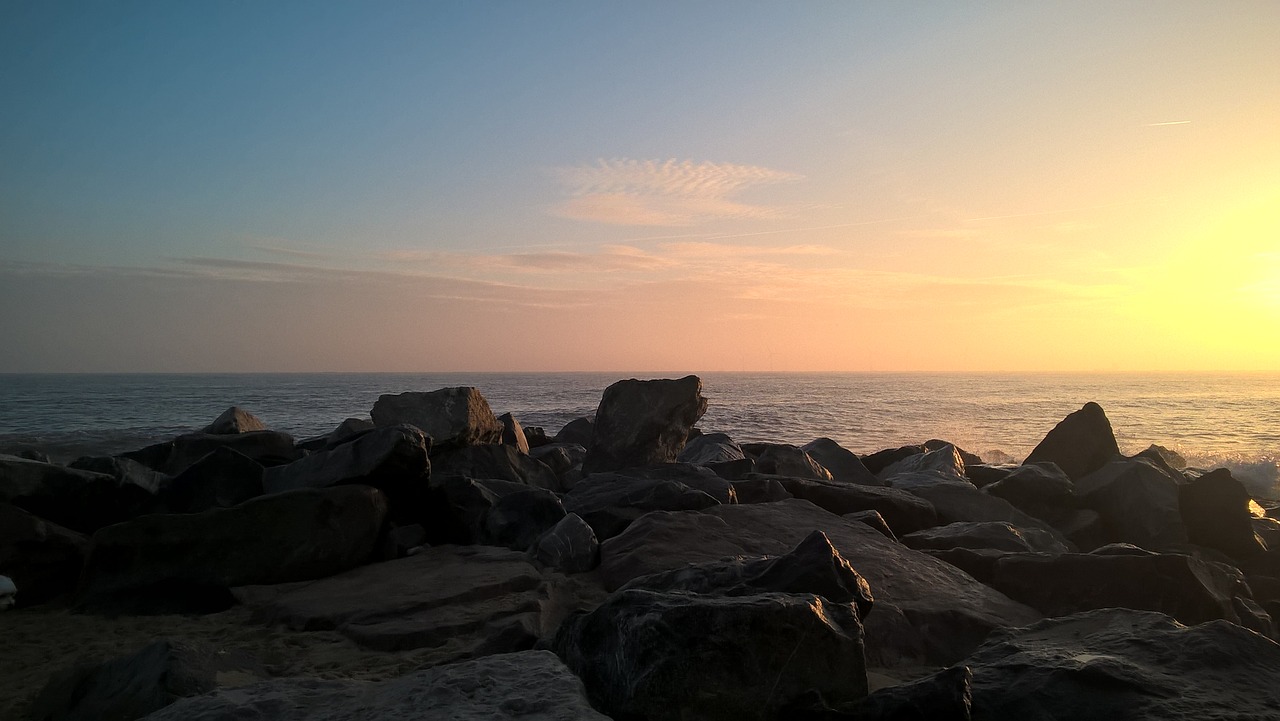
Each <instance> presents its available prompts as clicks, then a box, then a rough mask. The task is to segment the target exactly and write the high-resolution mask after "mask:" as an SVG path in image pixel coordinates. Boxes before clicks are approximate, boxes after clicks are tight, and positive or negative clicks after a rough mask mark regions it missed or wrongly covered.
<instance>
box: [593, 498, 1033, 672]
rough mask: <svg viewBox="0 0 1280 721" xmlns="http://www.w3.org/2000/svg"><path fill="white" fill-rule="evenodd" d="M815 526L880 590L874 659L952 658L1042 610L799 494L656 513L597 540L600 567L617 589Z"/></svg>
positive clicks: (790, 540)
mask: <svg viewBox="0 0 1280 721" xmlns="http://www.w3.org/2000/svg"><path fill="white" fill-rule="evenodd" d="M859 488H874V487H873V486H859ZM813 530H820V531H822V532H824V533H826V534H827V537H828V538H829V539H830V540H831V543H832V545H834V546H835V548H836V549H837V550H838V551H839V552H840V555H841V556H842V557H844V558H845V559H846V560H847V561H848V562H849V563H850V565H851V566H853V567H854V568H855V569H857V571H858V573H859V574H860V575H862V576H863V577H864V578H866V580H867V582H868V583H869V584H870V586H871V589H872V591H873V592H874V593H875V597H876V606H875V611H874V612H873V613H871V614H870V615H868V617H867V618H866V619H865V620H864V624H865V630H866V638H867V645H866V653H867V659H868V663H871V664H873V665H878V666H902V665H921V664H926V663H943V664H945V663H953V662H955V661H957V660H959V659H960V658H963V657H964V655H965V654H967V653H969V652H970V651H971V650H972V649H974V648H976V647H977V645H978V643H979V642H981V640H982V639H983V638H984V637H985V636H986V635H987V633H989V632H990V631H991V630H992V629H993V628H996V627H998V626H1007V625H1018V624H1024V623H1030V622H1031V621H1033V620H1035V619H1036V618H1038V614H1036V612H1035V611H1033V610H1031V609H1030V608H1028V607H1026V606H1023V605H1021V604H1018V603H1015V602H1013V601H1011V600H1010V599H1008V598H1007V597H1006V596H1004V595H1002V594H1000V593H998V592H996V591H994V590H993V589H991V588H988V587H986V586H984V585H982V584H980V583H978V582H977V581H976V580H974V579H973V578H971V577H970V576H968V575H967V574H965V573H964V572H962V571H960V570H958V569H956V568H954V567H952V566H950V565H948V564H946V563H944V562H942V561H938V560H936V559H933V558H930V557H929V556H927V555H925V554H923V553H920V552H918V551H913V550H911V549H909V548H907V547H905V546H903V545H901V544H898V543H895V542H893V541H890V540H889V539H887V538H885V537H884V536H883V535H881V534H880V533H878V532H877V531H875V530H873V529H871V528H870V527H868V526H866V525H864V524H862V523H858V522H856V521H848V520H845V519H843V518H840V517H839V516H835V515H832V514H830V513H828V512H827V511H824V510H822V509H821V508H818V507H817V506H814V505H813V504H811V503H809V502H807V501H803V500H799V499H794V500H788V501H780V502H777V503H763V504H750V505H736V504H735V505H720V506H714V507H712V508H709V509H707V510H704V511H701V512H668V513H664V512H658V513H650V514H648V515H646V516H644V517H642V518H640V519H639V520H637V521H635V522H634V523H632V524H631V526H630V527H629V528H627V530H626V531H624V532H623V533H622V534H620V535H618V536H617V537H616V538H612V539H609V540H607V541H605V542H603V543H602V544H601V547H600V561H601V563H600V568H599V569H598V571H597V573H598V574H599V577H600V579H601V580H602V581H603V583H604V585H605V587H606V588H607V589H616V588H619V587H621V586H623V585H625V584H626V583H627V582H628V581H630V580H632V579H634V578H638V577H640V576H645V575H649V574H651V573H656V572H658V571H665V570H671V569H675V568H679V567H681V566H683V565H685V564H688V563H697V562H701V561H714V560H718V559H721V558H724V557H728V556H735V555H751V556H758V555H778V554H782V553H786V552H787V551H789V550H791V549H792V548H793V547H795V546H796V545H797V544H799V542H800V541H802V540H804V538H805V537H806V536H807V535H809V533H810V532H811V531H813Z"/></svg>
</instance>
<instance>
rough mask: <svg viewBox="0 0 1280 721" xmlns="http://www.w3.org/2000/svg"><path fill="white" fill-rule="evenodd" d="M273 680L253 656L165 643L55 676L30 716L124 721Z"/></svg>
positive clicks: (205, 646)
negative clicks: (224, 689)
mask: <svg viewBox="0 0 1280 721" xmlns="http://www.w3.org/2000/svg"><path fill="white" fill-rule="evenodd" d="M266 677H267V672H266V669H264V668H263V667H262V665H261V664H260V663H258V661H257V660H256V659H254V658H252V657H250V656H248V655H247V654H243V653H227V652H222V651H219V649H217V648H214V647H213V646H209V645H208V644H203V643H193V642H190V641H181V640H174V639H159V640H157V641H153V642H152V643H150V644H147V645H146V646H145V647H143V648H142V649H141V650H139V651H137V652H135V653H132V654H130V655H128V656H121V657H118V658H114V659H111V660H109V661H105V662H102V663H98V664H83V665H78V666H75V667H73V668H71V669H67V670H65V671H63V672H62V673H59V674H57V675H55V676H54V677H53V678H52V679H50V680H49V683H48V684H46V685H45V687H44V688H43V689H42V690H41V691H40V693H39V695H37V696H36V698H35V700H34V701H33V702H32V704H31V707H30V709H29V710H28V712H27V716H28V718H31V719H58V720H59V721H124V720H125V719H137V718H142V717H143V716H145V715H147V714H149V713H151V712H153V711H157V710H159V709H162V708H164V707H166V706H168V705H169V704H171V703H173V702H174V701H177V700H178V699H180V698H185V697H188V696H198V695H200V694H203V693H208V692H210V691H213V690H214V689H215V688H217V687H218V686H220V685H228V682H229V680H232V679H234V680H235V681H238V682H248V681H250V680H261V679H264V678H266Z"/></svg>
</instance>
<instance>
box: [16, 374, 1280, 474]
mask: <svg viewBox="0 0 1280 721" xmlns="http://www.w3.org/2000/svg"><path fill="white" fill-rule="evenodd" d="M678 375H681V374H628V373H406V374H402V373H315V374H312V373H283V374H226V375H221V374H190V375H188V374H119V375H114V374H85V375H79V374H73V375H63V374H0V452H5V451H12V450H14V449H17V448H22V447H27V448H36V449H40V450H43V451H44V452H46V453H49V454H50V455H51V456H53V457H54V458H55V459H58V460H69V459H71V458H75V457H78V456H80V455H90V454H105V453H115V452H120V451H125V450H129V449H133V448H138V447H141V446H143V445H146V444H149V443H153V442H156V441H159V440H163V439H166V438H169V437H172V436H174V435H176V434H179V433H184V432H188V431H191V430H195V429H198V428H201V427H203V426H205V425H207V424H208V423H209V422H211V421H212V420H213V419H214V418H215V417H217V415H218V414H219V413H221V412H222V411H223V410H225V409H226V408H227V407H228V406H230V405H239V406H241V407H243V408H245V409H247V410H249V411H251V412H252V413H254V414H255V415H257V416H258V417H259V418H261V419H262V420H263V421H264V422H265V423H267V425H268V426H269V427H271V428H273V429H275V430H281V431H287V432H289V433H291V434H293V435H294V436H295V437H297V438H299V439H302V438H307V437H310V436H315V435H320V434H324V433H327V432H329V431H330V430H332V429H333V428H334V427H335V426H337V425H338V423H340V422H341V421H342V420H343V419H345V418H348V417H365V418H367V417H368V415H369V409H370V408H371V407H372V406H373V403H374V401H376V400H377V399H378V396H379V395H381V394H383V393H400V392H403V391H411V390H412V391H428V390H434V389H436V388H443V387H446V386H463V385H468V386H476V387H478V388H480V390H481V392H482V393H484V395H485V397H486V398H487V399H488V400H489V404H490V406H491V407H492V408H493V410H494V412H495V413H499V414H501V413H504V412H507V411H510V412H511V413H513V414H514V415H515V416H516V418H517V419H519V420H520V422H521V423H522V424H524V425H525V426H542V427H543V428H545V429H546V431H547V433H548V434H549V435H550V434H554V433H555V432H556V431H557V430H559V429H560V427H561V426H563V425H564V424H565V423H567V422H568V421H570V420H572V419H574V418H577V417H579V416H583V415H588V414H592V413H594V412H595V409H596V405H597V404H598V403H599V401H600V395H601V393H602V392H603V391H604V389H605V387H606V386H608V385H609V384H610V383H612V382H614V381H616V380H619V379H621V378H630V377H639V378H653V377H676V376H678ZM698 375H700V376H701V378H702V381H703V394H704V395H705V396H706V397H707V399H708V401H709V407H708V410H707V414H706V416H704V417H703V419H702V421H701V423H699V426H700V427H701V428H702V429H703V430H705V431H722V432H725V433H728V434H729V435H731V436H732V437H733V438H735V439H736V440H738V441H779V442H785V443H796V444H800V443H806V442H808V441H810V440H812V439H814V438H816V437H819V436H826V437H829V438H832V439H834V440H836V441H837V442H839V443H840V444H841V445H844V446H845V447H847V448H849V449H851V450H854V451H856V452H858V453H864V454H865V453H869V452H872V451H876V450H879V449H882V448H890V447H897V446H901V445H905V444H908V443H920V442H922V441H925V440H928V439H930V438H941V439H944V440H948V441H951V442H953V443H956V444H957V445H959V446H960V447H962V448H964V449H966V450H969V451H972V452H975V453H978V454H980V455H982V456H983V458H984V459H986V460H989V461H1002V460H1008V459H1009V458H1012V459H1017V460H1021V459H1022V458H1023V457H1024V456H1026V454H1027V453H1029V452H1030V451H1031V449H1032V448H1033V447H1035V445H1036V444H1037V443H1039V441H1040V439H1041V438H1043V437H1044V434H1045V433H1046V432H1048V431H1049V430H1050V429H1051V428H1053V426H1054V425H1055V424H1056V423H1057V422H1058V421H1060V420H1061V419H1062V418H1063V417H1064V416H1066V415H1067V414H1068V413H1071V412H1072V411H1075V410H1078V409H1079V408H1080V406H1082V405H1084V403H1086V402H1087V401H1096V402H1098V403H1099V404H1101V405H1102V407H1103V408H1104V409H1105V410H1106V412H1107V416H1108V417H1109V418H1110V419H1111V425H1112V427H1113V428H1114V430H1115V433H1116V437H1117V439H1118V440H1119V442H1120V448H1121V450H1122V451H1124V452H1126V453H1134V452H1137V451H1140V450H1142V449H1144V448H1146V447H1147V446H1148V445H1150V444H1152V443H1155V444H1159V445H1162V446H1165V447H1166V448H1170V449H1173V450H1175V451H1178V452H1179V453H1181V454H1182V455H1183V456H1184V457H1185V458H1186V459H1187V461H1188V462H1189V463H1190V464H1191V465H1193V466H1217V465H1226V466H1228V467H1230V468H1232V470H1233V471H1234V472H1235V474H1236V475H1237V477H1240V478H1241V479H1242V480H1246V479H1247V480H1248V481H1249V482H1250V485H1252V486H1254V487H1261V486H1264V485H1266V486H1272V485H1274V484H1275V482H1276V480H1277V461H1278V460H1280V374H1278V373H1265V374H1248V373H1241V374H959V373H938V374H935V373H700V374H698Z"/></svg>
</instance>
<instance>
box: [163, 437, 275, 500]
mask: <svg viewBox="0 0 1280 721" xmlns="http://www.w3.org/2000/svg"><path fill="white" fill-rule="evenodd" d="M263 472H264V469H263V467H262V464H260V463H258V462H257V461H255V460H253V459H252V458H249V457H248V456H246V455H244V454H243V453H240V452H239V451H237V450H234V449H231V448H227V447H225V446H224V447H220V448H215V449H214V450H213V451H211V452H210V453H209V454H208V455H206V456H205V457H204V458H201V459H200V460H198V461H196V462H195V463H193V464H191V465H190V466H189V467H188V468H187V469H186V470H184V471H183V472H182V473H179V474H178V475H176V476H174V477H173V479H172V480H170V482H169V483H168V484H167V485H166V486H165V488H164V490H163V492H162V493H161V494H160V499H161V503H162V504H163V505H164V507H165V509H166V510H168V511H169V512H170V513H198V512H200V511H203V510H206V509H209V508H230V507H231V506H235V505H238V504H240V503H244V502H245V501H247V500H249V499H250V498H253V497H255V496H260V495H262V490H263V489H262V477H263Z"/></svg>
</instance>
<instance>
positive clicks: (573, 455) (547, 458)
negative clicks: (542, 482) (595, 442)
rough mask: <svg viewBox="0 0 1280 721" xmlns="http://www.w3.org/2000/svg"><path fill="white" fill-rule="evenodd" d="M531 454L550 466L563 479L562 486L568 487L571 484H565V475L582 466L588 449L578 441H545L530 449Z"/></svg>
mask: <svg viewBox="0 0 1280 721" xmlns="http://www.w3.org/2000/svg"><path fill="white" fill-rule="evenodd" d="M529 456H530V457H531V458H536V459H538V460H539V461H541V462H542V463H543V464H545V465H546V466H547V467H548V468H550V469H551V472H552V473H554V474H556V477H557V478H560V479H561V486H562V487H564V488H568V487H569V486H567V485H564V482H563V476H564V474H565V473H567V472H568V471H569V469H571V468H573V467H574V466H577V467H578V468H581V467H582V461H583V460H584V459H585V458H586V457H587V449H586V448H583V447H582V446H580V445H578V444H577V443H544V444H543V445H540V446H538V447H536V448H531V449H529Z"/></svg>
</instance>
